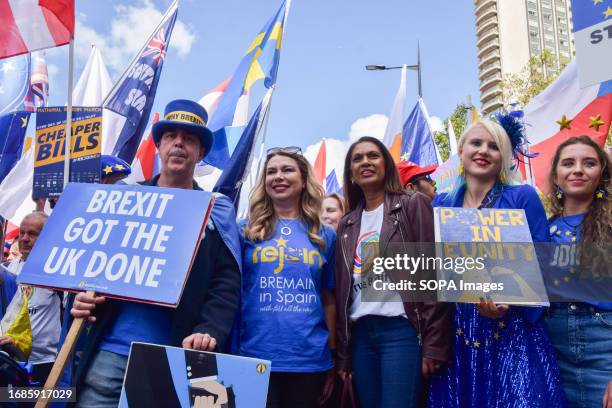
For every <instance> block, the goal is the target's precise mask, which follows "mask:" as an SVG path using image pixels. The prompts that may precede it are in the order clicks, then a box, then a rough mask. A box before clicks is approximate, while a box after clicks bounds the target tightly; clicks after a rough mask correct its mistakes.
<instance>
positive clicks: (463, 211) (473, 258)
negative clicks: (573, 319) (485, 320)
mask: <svg viewBox="0 0 612 408" xmlns="http://www.w3.org/2000/svg"><path fill="white" fill-rule="evenodd" d="M434 218H435V232H436V242H438V243H439V244H438V245H437V247H436V256H437V257H438V258H439V259H440V262H439V263H440V265H442V266H441V267H440V266H437V270H438V280H441V281H444V282H445V283H449V282H450V281H453V282H454V284H453V285H450V284H448V285H447V286H446V287H443V288H442V290H441V291H440V292H439V293H438V294H439V299H440V300H444V301H451V302H467V303H471V302H478V301H479V299H480V298H483V297H485V296H490V297H491V298H492V299H493V300H494V301H496V302H499V303H508V304H524V305H545V304H547V302H548V296H547V293H546V290H545V287H544V282H543V279H542V272H541V269H540V264H539V260H538V256H539V251H536V248H535V246H534V244H533V241H532V238H531V233H530V230H529V223H528V222H527V217H526V215H525V211H524V210H522V209H493V208H485V209H476V208H446V207H436V208H434Z"/></svg>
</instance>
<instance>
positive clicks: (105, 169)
mask: <svg viewBox="0 0 612 408" xmlns="http://www.w3.org/2000/svg"><path fill="white" fill-rule="evenodd" d="M102 171H103V172H104V174H111V173H112V172H113V168H112V167H111V166H106V167H105V168H104V169H103V170H102Z"/></svg>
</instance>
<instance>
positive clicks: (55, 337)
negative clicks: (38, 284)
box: [19, 285, 61, 364]
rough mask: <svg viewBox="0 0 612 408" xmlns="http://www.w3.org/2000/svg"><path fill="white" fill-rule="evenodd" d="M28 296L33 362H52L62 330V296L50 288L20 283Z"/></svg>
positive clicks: (30, 359) (31, 359)
mask: <svg viewBox="0 0 612 408" xmlns="http://www.w3.org/2000/svg"><path fill="white" fill-rule="evenodd" d="M19 289H20V290H21V291H22V292H23V294H24V295H25V296H27V298H28V314H29V316H30V325H31V326H32V353H31V354H30V358H29V359H28V361H29V362H30V363H32V364H43V363H52V362H54V361H55V357H56V355H57V344H58V342H59V336H60V331H61V321H60V313H61V310H60V297H59V295H58V294H57V293H55V292H54V291H52V290H49V289H43V288H35V287H33V286H27V285H20V286H19Z"/></svg>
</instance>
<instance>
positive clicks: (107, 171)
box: [100, 154, 132, 177]
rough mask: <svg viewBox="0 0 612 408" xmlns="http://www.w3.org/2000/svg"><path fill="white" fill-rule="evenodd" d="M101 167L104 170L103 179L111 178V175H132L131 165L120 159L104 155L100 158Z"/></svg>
mask: <svg viewBox="0 0 612 408" xmlns="http://www.w3.org/2000/svg"><path fill="white" fill-rule="evenodd" d="M100 167H101V168H102V177H105V176H110V175H111V174H125V175H126V176H127V175H129V174H130V173H132V168H131V167H130V165H129V164H127V163H126V162H124V161H123V160H121V159H120V158H118V157H115V156H110V155H107V154H103V155H102V157H100Z"/></svg>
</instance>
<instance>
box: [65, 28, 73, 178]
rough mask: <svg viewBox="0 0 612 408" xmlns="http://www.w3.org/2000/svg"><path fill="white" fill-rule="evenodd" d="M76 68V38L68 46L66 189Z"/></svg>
mask: <svg viewBox="0 0 612 408" xmlns="http://www.w3.org/2000/svg"><path fill="white" fill-rule="evenodd" d="M73 70H74V39H71V40H70V45H69V47H68V104H67V106H66V139H65V142H66V144H65V148H64V189H65V188H66V186H67V185H68V180H70V153H71V152H72V74H73Z"/></svg>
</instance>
